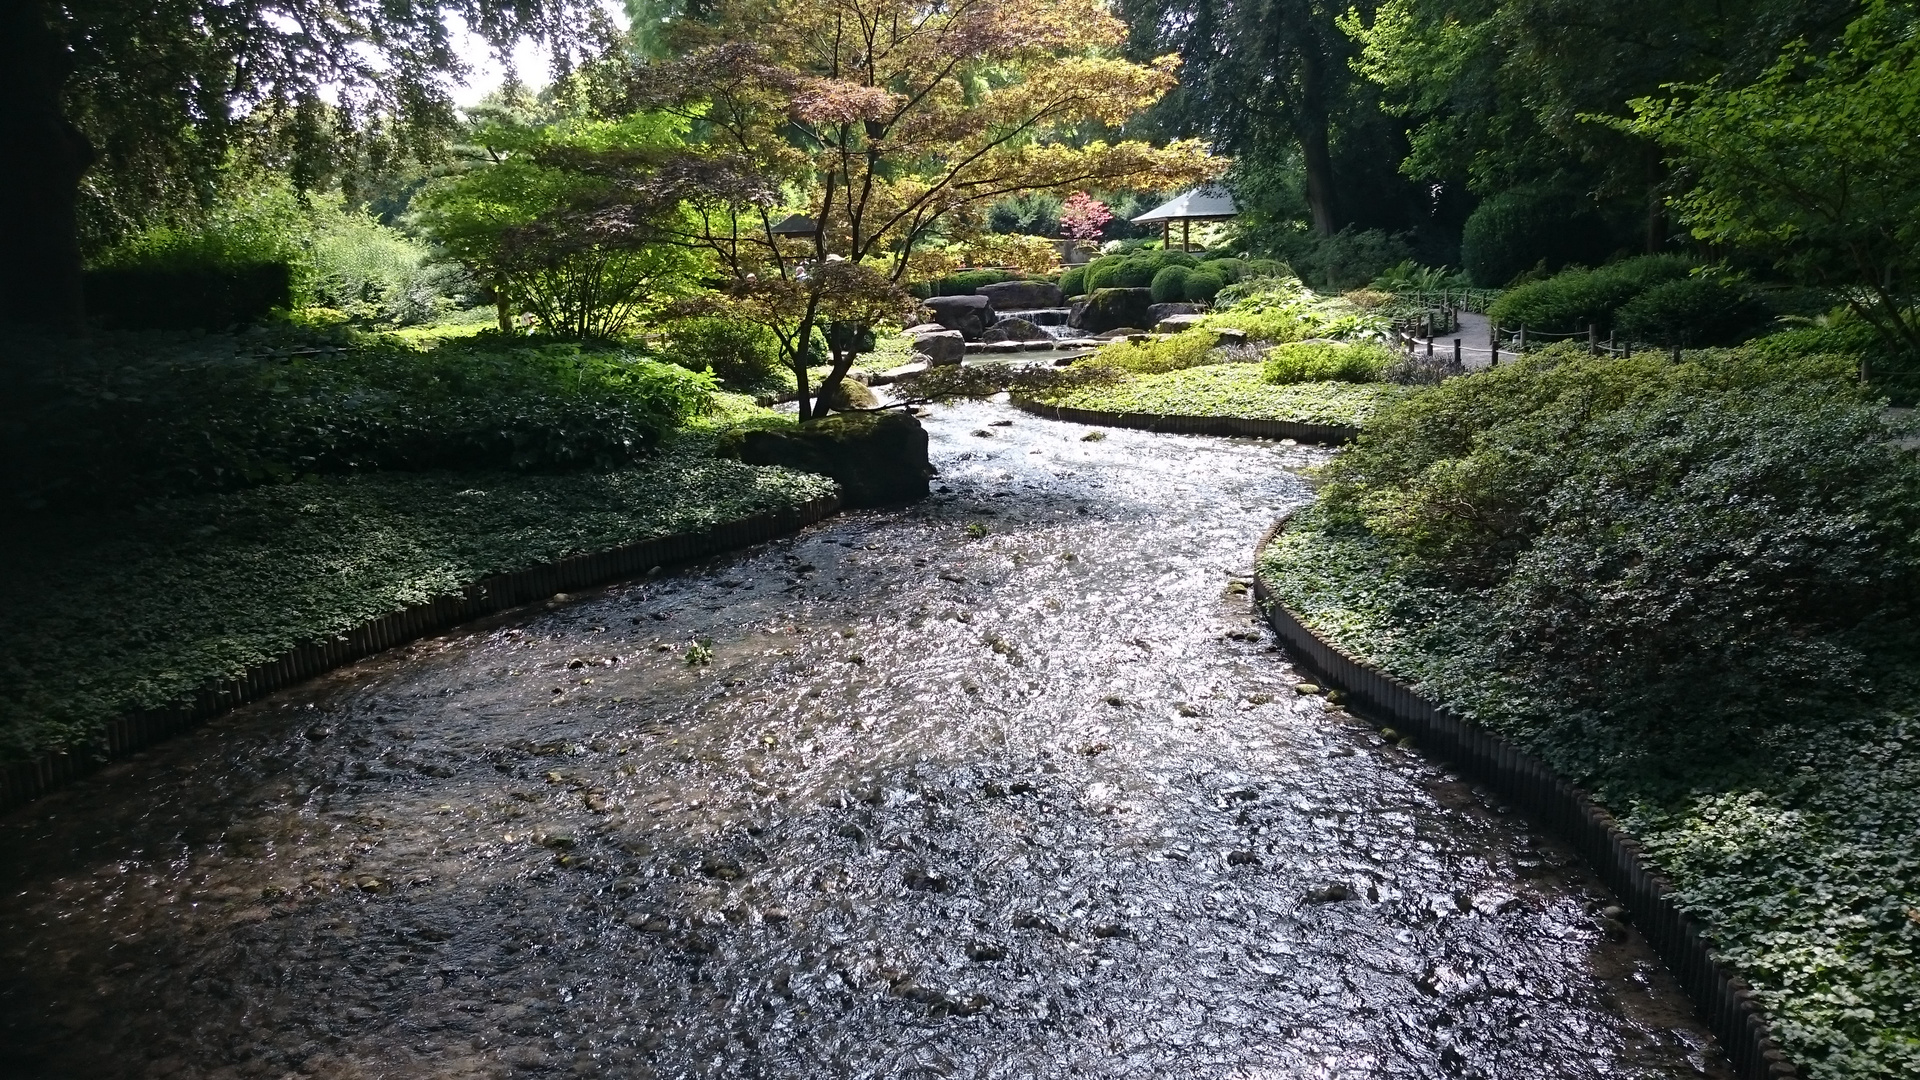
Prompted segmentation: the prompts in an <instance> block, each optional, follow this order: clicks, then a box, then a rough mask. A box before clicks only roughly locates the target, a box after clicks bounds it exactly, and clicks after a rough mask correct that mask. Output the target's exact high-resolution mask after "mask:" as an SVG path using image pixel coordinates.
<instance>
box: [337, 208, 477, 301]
mask: <svg viewBox="0 0 1920 1080" xmlns="http://www.w3.org/2000/svg"><path fill="white" fill-rule="evenodd" d="M301 262H302V264H303V265H304V268H305V269H306V275H305V276H306V280H307V289H308V299H309V301H310V302H312V303H314V304H318V305H320V306H322V307H330V308H335V309H338V310H340V311H342V312H345V313H346V314H347V315H348V316H349V317H351V318H354V319H359V320H363V321H366V322H377V323H390V324H393V325H395V326H415V325H419V324H422V323H429V322H432V321H434V320H436V319H440V318H444V317H445V316H446V315H447V314H449V313H450V312H452V311H454V310H456V309H458V308H462V307H470V306H472V302H473V299H474V293H475V292H476V289H475V287H474V284H473V280H472V278H470V277H468V276H467V274H466V272H465V271H464V270H462V269H461V268H460V267H459V266H458V265H455V264H452V263H443V262H436V261H435V260H434V258H433V253H432V251H431V250H430V249H428V247H427V246H426V245H425V244H422V243H420V242H419V241H417V240H414V239H412V238H411V237H408V236H407V235H406V234H405V233H402V232H400V231H399V230H398V229H393V228H390V227H388V226H386V225H382V224H380V222H378V221H376V220H375V219H374V218H373V216H372V215H371V214H368V213H366V212H364V211H360V212H351V211H340V210H334V211H332V212H331V213H326V214H316V215H315V220H314V223H313V232H312V240H311V242H310V244H309V247H308V249H307V252H306V253H305V256H304V258H303V259H302V260H301Z"/></svg>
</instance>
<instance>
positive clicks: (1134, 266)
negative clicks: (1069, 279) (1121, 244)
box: [1086, 251, 1197, 303]
mask: <svg viewBox="0 0 1920 1080" xmlns="http://www.w3.org/2000/svg"><path fill="white" fill-rule="evenodd" d="M1196 264H1197V260H1195V259H1194V258H1193V256H1191V255H1188V254H1187V253H1186V252H1183V251H1139V252H1134V253H1132V254H1125V255H1102V256H1101V257H1100V258H1098V259H1095V260H1093V261H1092V262H1090V263H1088V264H1087V278H1086V281H1087V290H1088V291H1089V292H1091V291H1093V290H1095V289H1148V288H1152V287H1153V280H1154V278H1155V277H1157V276H1159V274H1160V272H1161V271H1162V270H1165V269H1166V268H1168V267H1180V268H1182V269H1192V268H1193V267H1194V266H1195V265H1196ZM1175 299H1179V298H1178V297H1175ZM1160 302H1161V303H1165V302H1166V301H1160Z"/></svg>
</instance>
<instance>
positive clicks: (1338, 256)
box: [1275, 228, 1413, 292]
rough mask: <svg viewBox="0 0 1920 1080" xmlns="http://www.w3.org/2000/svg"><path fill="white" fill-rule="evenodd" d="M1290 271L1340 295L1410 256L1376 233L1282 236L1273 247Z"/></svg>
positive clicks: (1396, 240) (1396, 243)
mask: <svg viewBox="0 0 1920 1080" xmlns="http://www.w3.org/2000/svg"><path fill="white" fill-rule="evenodd" d="M1275 247H1276V248H1277V249H1278V251H1279V253H1280V254H1281V255H1282V256H1283V257H1284V258H1285V260H1286V262H1287V265H1288V266H1290V267H1292V270H1291V271H1289V272H1290V273H1295V274H1298V275H1299V276H1300V278H1301V280H1303V281H1306V282H1307V283H1309V284H1311V285H1313V286H1315V287H1316V288H1324V289H1331V290H1333V291H1336V292H1339V291H1344V290H1346V289H1353V288H1357V287H1359V286H1361V285H1365V284H1366V283H1367V282H1369V281H1372V280H1373V279H1374V278H1376V277H1379V276H1380V274H1381V273H1382V272H1384V271H1385V270H1386V269H1387V268H1388V267H1390V266H1394V265H1396V264H1398V263H1402V262H1405V261H1407V260H1408V259H1410V258H1412V257H1413V252H1412V250H1411V249H1410V248H1408V247H1407V244H1406V242H1405V241H1404V240H1401V239H1400V238H1398V237H1395V236H1392V235H1390V234H1388V233H1386V232H1383V231H1381V230H1379V229H1355V228H1346V229H1342V230H1340V231H1339V232H1337V233H1334V234H1333V235H1332V236H1321V235H1319V234H1318V233H1312V232H1294V233H1287V234H1282V235H1281V237H1280V239H1279V240H1278V242H1277V243H1276V244H1275Z"/></svg>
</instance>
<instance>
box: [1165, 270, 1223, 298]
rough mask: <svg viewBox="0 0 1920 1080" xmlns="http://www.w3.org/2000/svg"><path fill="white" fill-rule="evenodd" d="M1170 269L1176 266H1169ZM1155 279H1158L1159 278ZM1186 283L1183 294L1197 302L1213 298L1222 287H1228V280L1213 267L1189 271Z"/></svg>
mask: <svg viewBox="0 0 1920 1080" xmlns="http://www.w3.org/2000/svg"><path fill="white" fill-rule="evenodd" d="M1168 269H1174V268H1173V267H1169V268H1168ZM1155 280H1156V281H1157V280H1158V279H1155ZM1185 285H1186V287H1185V289H1184V291H1183V293H1182V295H1183V296H1184V297H1185V298H1186V299H1188V300H1191V301H1194V302H1195V303H1205V302H1207V301H1209V300H1212V299H1213V298H1214V296H1215V295H1216V294H1218V293H1219V292H1220V290H1221V289H1224V288H1226V287H1227V283H1226V280H1225V279H1223V278H1222V277H1221V276H1220V274H1219V273H1218V272H1217V271H1215V270H1214V269H1213V268H1211V267H1206V268H1203V269H1199V270H1193V271H1189V272H1188V274H1187V280H1186V283H1185ZM1156 299H1157V296H1156Z"/></svg>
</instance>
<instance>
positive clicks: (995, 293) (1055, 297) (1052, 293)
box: [973, 281, 1067, 311]
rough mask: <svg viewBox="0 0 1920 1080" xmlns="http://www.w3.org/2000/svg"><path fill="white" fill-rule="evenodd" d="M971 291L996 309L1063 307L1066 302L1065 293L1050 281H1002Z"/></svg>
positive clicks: (1017, 309) (1015, 309) (1016, 309)
mask: <svg viewBox="0 0 1920 1080" xmlns="http://www.w3.org/2000/svg"><path fill="white" fill-rule="evenodd" d="M973 291H974V293H975V294H977V295H980V296H984V297H986V298H987V299H989V300H991V301H993V306H994V309H995V310H996V311H1019V310H1021V309H1022V308H1054V307H1064V306H1065V305H1066V303H1067V297H1066V294H1065V293H1063V292H1061V291H1060V286H1058V285H1055V284H1054V283H1053V282H1051V281H1002V282H1000V283H999V284H997V285H982V286H980V287H979V288H977V289H975V290H973Z"/></svg>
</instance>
